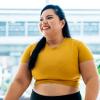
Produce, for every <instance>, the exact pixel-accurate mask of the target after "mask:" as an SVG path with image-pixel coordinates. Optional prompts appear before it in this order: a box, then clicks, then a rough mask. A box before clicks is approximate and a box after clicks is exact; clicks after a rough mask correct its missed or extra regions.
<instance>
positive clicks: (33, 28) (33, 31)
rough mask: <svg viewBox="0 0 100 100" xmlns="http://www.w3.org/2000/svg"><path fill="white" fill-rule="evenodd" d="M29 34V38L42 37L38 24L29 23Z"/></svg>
mask: <svg viewBox="0 0 100 100" xmlns="http://www.w3.org/2000/svg"><path fill="white" fill-rule="evenodd" d="M27 32H28V35H29V36H34V35H40V32H39V26H38V22H28V23H27Z"/></svg>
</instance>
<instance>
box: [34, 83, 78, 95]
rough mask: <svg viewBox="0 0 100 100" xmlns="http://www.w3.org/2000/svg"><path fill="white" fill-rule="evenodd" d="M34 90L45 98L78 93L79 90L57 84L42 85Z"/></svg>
mask: <svg viewBox="0 0 100 100" xmlns="http://www.w3.org/2000/svg"><path fill="white" fill-rule="evenodd" d="M33 90H34V91H35V92H36V93H38V94H41V95H45V96H60V95H68V94H73V93H76V92H78V91H79V88H78V87H73V86H67V85H63V84H56V83H42V84H38V85H36V86H34V89H33Z"/></svg>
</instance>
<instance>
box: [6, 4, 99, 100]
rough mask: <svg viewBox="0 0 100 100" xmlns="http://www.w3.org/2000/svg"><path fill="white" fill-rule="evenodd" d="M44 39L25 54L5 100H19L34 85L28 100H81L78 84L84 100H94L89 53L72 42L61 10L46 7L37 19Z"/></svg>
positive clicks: (94, 81)
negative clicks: (82, 87)
mask: <svg viewBox="0 0 100 100" xmlns="http://www.w3.org/2000/svg"><path fill="white" fill-rule="evenodd" d="M40 30H41V32H42V33H43V38H42V39H41V40H40V41H39V42H38V43H37V44H31V45H29V46H28V47H27V49H26V50H25V51H24V53H23V55H22V58H21V64H20V68H19V71H18V72H17V75H16V77H15V80H14V81H13V82H12V84H11V86H10V88H9V91H8V92H7V94H6V96H5V100H18V99H19V97H20V96H21V95H22V94H23V92H24V91H25V90H26V89H27V87H28V86H29V85H30V82H31V80H32V78H34V79H35V84H34V86H33V89H32V94H31V97H30V100H55V99H57V100H82V98H81V94H80V90H79V80H80V76H82V78H83V81H84V82H85V84H86V94H85V100H96V97H97V94H98V89H99V81H98V75H97V72H96V67H95V64H94V61H93V56H92V53H91V51H90V50H89V49H88V48H87V46H86V45H84V43H82V42H81V41H79V40H76V39H73V38H71V36H70V34H69V30H68V25H67V21H66V18H65V15H64V13H63V11H62V9H61V8H60V7H59V6H57V5H47V6H46V7H44V8H43V10H42V11H41V15H40Z"/></svg>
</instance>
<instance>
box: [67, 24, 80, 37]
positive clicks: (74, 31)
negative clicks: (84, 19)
mask: <svg viewBox="0 0 100 100" xmlns="http://www.w3.org/2000/svg"><path fill="white" fill-rule="evenodd" d="M68 25H69V30H70V34H71V35H79V34H80V32H81V22H75V23H74V22H68Z"/></svg>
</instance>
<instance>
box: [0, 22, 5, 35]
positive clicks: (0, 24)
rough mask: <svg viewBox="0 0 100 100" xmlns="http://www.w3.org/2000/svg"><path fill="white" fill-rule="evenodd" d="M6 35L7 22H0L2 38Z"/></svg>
mask: <svg viewBox="0 0 100 100" xmlns="http://www.w3.org/2000/svg"><path fill="white" fill-rule="evenodd" d="M5 35H6V22H0V36H5Z"/></svg>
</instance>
